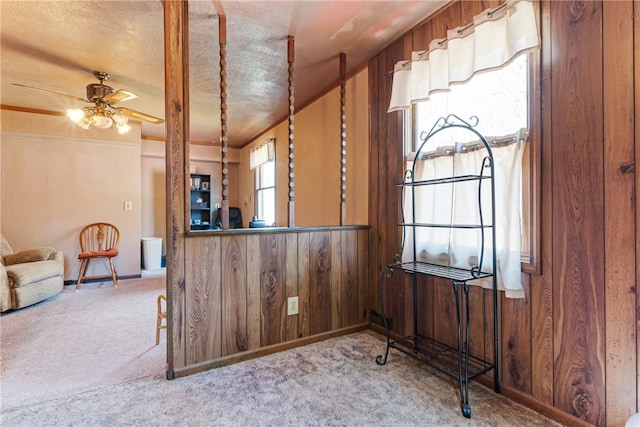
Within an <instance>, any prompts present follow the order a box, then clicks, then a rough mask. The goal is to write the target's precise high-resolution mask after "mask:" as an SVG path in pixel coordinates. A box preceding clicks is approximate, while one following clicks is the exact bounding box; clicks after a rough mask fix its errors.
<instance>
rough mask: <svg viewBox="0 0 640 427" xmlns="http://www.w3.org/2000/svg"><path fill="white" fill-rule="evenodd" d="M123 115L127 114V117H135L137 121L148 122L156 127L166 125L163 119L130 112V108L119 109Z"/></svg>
mask: <svg viewBox="0 0 640 427" xmlns="http://www.w3.org/2000/svg"><path fill="white" fill-rule="evenodd" d="M118 111H120V112H121V113H122V114H126V115H127V116H131V117H135V118H136V119H140V120H145V121H147V122H151V123H154V124H156V125H159V124H162V123H164V120H163V119H160V118H158V117H154V116H150V115H149V114H145V113H141V112H140V111H136V110H130V109H129V108H123V107H120V108H118Z"/></svg>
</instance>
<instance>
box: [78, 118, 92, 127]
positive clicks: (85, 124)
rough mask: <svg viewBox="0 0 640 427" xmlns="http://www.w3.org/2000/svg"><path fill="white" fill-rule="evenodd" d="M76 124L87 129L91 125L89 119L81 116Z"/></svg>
mask: <svg viewBox="0 0 640 427" xmlns="http://www.w3.org/2000/svg"><path fill="white" fill-rule="evenodd" d="M78 126H80V127H81V128H82V129H89V127H90V126H91V121H90V120H89V119H88V118H86V117H84V116H83V117H82V118H81V119H80V121H79V122H78Z"/></svg>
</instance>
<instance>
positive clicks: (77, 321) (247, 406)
mask: <svg viewBox="0 0 640 427" xmlns="http://www.w3.org/2000/svg"><path fill="white" fill-rule="evenodd" d="M163 288H164V281H163V279H147V280H139V281H131V283H130V284H127V283H126V282H125V281H123V282H122V284H121V285H120V286H119V287H118V289H115V290H114V289H113V288H110V287H99V286H98V287H96V288H93V289H89V286H87V288H86V289H85V288H83V289H82V290H81V291H80V292H79V293H75V292H73V291H70V292H67V291H66V290H65V291H64V292H63V293H62V294H60V295H59V296H58V297H57V298H56V300H55V301H53V300H50V303H45V304H44V305H42V304H39V305H38V306H34V307H33V308H31V309H27V310H25V311H24V313H29V314H28V315H27V314H25V315H21V314H20V313H22V311H17V312H14V313H10V315H3V316H2V317H0V328H1V329H0V333H1V335H0V338H1V339H2V377H1V379H0V386H1V391H0V393H1V397H2V401H1V405H2V406H1V410H0V424H1V425H2V426H3V427H4V426H107V425H108V426H392V425H393V426H437V425H446V426H557V425H559V424H557V423H555V422H553V421H551V420H550V419H548V418H546V417H544V416H542V415H540V414H538V413H536V412H534V411H531V410H529V409H527V408H525V407H523V406H521V405H518V404H515V403H513V402H512V401H510V400H508V399H506V398H505V397H503V396H501V395H498V394H496V393H494V392H493V391H492V390H490V389H487V388H486V387H483V386H481V385H479V384H476V383H472V384H471V386H470V404H471V410H472V418H471V419H466V418H464V417H463V416H462V415H461V413H460V407H459V400H458V392H457V385H456V383H454V382H453V381H451V380H448V379H443V378H440V377H439V376H437V375H434V374H433V373H432V372H431V371H430V370H429V369H428V368H427V367H425V366H424V365H422V364H420V363H419V362H417V361H415V360H413V359H411V358H409V357H407V356H405V355H403V354H401V353H399V352H397V351H395V350H392V351H391V352H390V355H389V360H388V362H387V364H386V365H385V366H378V365H377V364H376V363H375V357H376V356H377V355H378V354H380V353H382V352H383V351H384V346H385V344H384V341H383V338H382V337H381V336H380V335H378V334H376V333H374V332H372V331H364V332H360V333H355V334H350V335H345V336H342V337H338V338H333V339H329V340H326V341H322V342H318V343H314V344H310V345H307V346H304V347H298V348H295V349H291V350H287V351H283V352H280V353H275V354H271V355H268V356H264V357H261V358H258V359H253V360H248V361H245V362H242V363H238V364H235V365H231V366H226V367H221V368H217V369H213V370H210V371H206V372H202V373H199V374H195V375H191V376H189V377H185V378H178V379H176V380H172V381H167V380H166V379H165V376H164V375H165V374H164V366H165V360H164V357H165V353H164V345H165V341H164V337H163V341H162V342H161V345H160V346H155V345H153V344H154V340H155V336H154V332H155V331H154V327H155V298H156V297H157V294H158V293H160V292H161V291H162V289H163ZM112 294H117V297H118V298H120V300H119V302H118V303H116V300H115V299H113V300H111V295H112ZM145 294H146V295H147V296H145V297H143V295H145ZM90 295H94V296H95V297H94V298H90ZM123 295H124V296H126V298H125V299H122V298H121V297H122V296H123ZM85 298H86V299H85ZM114 298H115V297H114ZM138 299H139V301H137V302H135V303H133V301H134V300H138ZM69 300H70V301H71V302H70V303H69V304H70V306H74V307H76V309H75V310H73V311H71V312H69V310H70V307H66V308H63V307H62V305H64V303H66V302H68V301H69ZM109 302H110V304H109ZM129 303H132V304H134V305H129ZM49 306H59V307H58V308H57V309H56V308H53V307H49ZM120 306H122V307H120ZM133 306H135V307H138V308H137V311H135V312H132V311H131V310H133V309H132V307H133ZM147 306H151V310H150V314H151V316H149V314H148V313H146V312H147V311H148V307H147ZM45 307H46V309H45ZM125 307H128V308H125ZM41 311H42V312H46V313H40V312H41ZM121 311H124V313H121V314H119V315H116V313H119V312H121ZM56 312H58V314H57V315H56V314H55V313H56ZM23 317H29V318H31V317H32V318H33V319H30V320H27V319H24V318H23ZM119 317H123V319H122V324H120V323H118V321H117V320H116V319H118V318H119ZM14 323H15V324H16V325H14ZM43 324H44V325H46V326H43ZM88 324H89V325H92V327H93V328H94V329H93V330H89V331H85V330H86V329H90V328H87V325H88ZM134 324H137V326H135V327H134V326H133V325H134ZM16 326H19V327H16ZM130 329H132V330H134V331H137V332H133V331H130ZM47 331H48V332H47ZM134 333H135V335H129V334H134ZM43 335H45V336H43ZM5 339H7V340H8V341H5ZM128 341H139V342H137V343H129V342H128ZM114 348H119V349H120V350H117V351H116V350H114ZM134 348H135V349H134ZM102 352H106V353H107V354H100V353H102ZM42 365H47V369H42V368H41V366H42Z"/></svg>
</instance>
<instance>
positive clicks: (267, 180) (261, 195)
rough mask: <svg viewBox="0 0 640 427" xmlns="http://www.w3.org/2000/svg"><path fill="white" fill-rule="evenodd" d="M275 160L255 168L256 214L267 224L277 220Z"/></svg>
mask: <svg viewBox="0 0 640 427" xmlns="http://www.w3.org/2000/svg"><path fill="white" fill-rule="evenodd" d="M275 163H276V162H275V161H274V160H269V161H268V162H265V163H263V164H261V165H260V166H258V167H257V168H255V169H254V170H255V177H256V180H255V188H256V193H255V201H256V203H255V212H254V214H255V216H257V217H258V219H261V220H264V221H265V223H266V224H267V225H275V222H276V168H275Z"/></svg>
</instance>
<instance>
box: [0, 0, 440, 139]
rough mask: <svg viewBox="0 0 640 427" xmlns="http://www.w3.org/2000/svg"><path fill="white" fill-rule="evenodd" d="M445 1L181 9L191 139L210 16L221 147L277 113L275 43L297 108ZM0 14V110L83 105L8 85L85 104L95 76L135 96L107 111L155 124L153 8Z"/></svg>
mask: <svg viewBox="0 0 640 427" xmlns="http://www.w3.org/2000/svg"><path fill="white" fill-rule="evenodd" d="M446 3H447V1H445V0H439V1H402V0H397V1H359V0H354V1H218V2H216V4H215V5H214V3H213V2H211V1H191V2H190V3H189V16H190V19H189V55H190V58H189V61H190V68H189V73H190V82H191V83H190V102H191V104H190V108H191V110H190V114H191V130H190V134H191V140H192V141H197V142H217V141H218V139H219V127H220V118H219V114H220V110H219V100H220V93H219V77H218V73H219V65H218V61H219V56H218V18H217V11H216V10H218V11H223V12H224V14H225V15H226V19H227V63H228V64H227V72H228V77H227V82H228V88H227V93H228V116H229V119H228V127H229V142H230V144H231V145H232V146H242V145H243V144H246V143H247V142H248V141H249V140H250V139H251V138H253V137H255V136H257V135H258V134H259V133H260V132H262V131H263V130H265V129H267V128H268V127H269V126H271V125H273V124H274V123H275V122H276V121H277V120H279V119H282V118H284V117H285V116H286V114H287V35H289V34H291V35H293V36H294V37H295V94H296V98H295V104H296V106H299V105H304V104H306V103H308V102H309V101H310V100H312V99H313V98H314V97H316V96H317V95H318V94H320V93H322V92H323V91H325V90H326V89H328V88H330V87H331V86H332V85H333V84H334V83H335V82H336V81H337V80H338V70H339V59H338V57H339V54H340V52H345V53H346V54H347V71H348V72H350V71H353V70H354V69H355V68H356V67H358V66H360V65H361V64H363V63H364V62H365V61H366V60H367V59H368V58H369V57H371V56H373V55H375V54H376V53H377V52H379V51H380V50H381V49H382V48H383V47H384V46H385V45H387V44H388V43H389V42H390V41H392V40H394V39H395V38H397V37H398V36H400V35H401V34H403V33H404V32H406V31H407V30H408V29H410V28H411V27H413V26H414V25H416V24H417V23H418V22H420V21H422V20H423V19H424V18H426V17H427V16H428V15H430V14H431V13H433V12H434V11H435V10H437V9H438V8H440V7H442V6H443V5H444V4H446ZM216 8H217V9H216ZM0 17H1V27H0V29H1V33H0V43H1V44H0V49H1V50H0V52H1V55H2V57H1V58H2V59H1V73H0V76H1V91H0V103H1V104H3V105H11V106H18V107H24V108H34V109H42V110H51V111H59V112H64V111H65V110H66V109H67V108H79V107H82V106H85V105H86V104H83V103H82V102H80V101H75V100H73V99H71V98H67V97H62V96H56V95H53V94H48V93H43V92H38V91H34V90H29V89H25V88H20V87H16V86H13V85H11V83H12V82H14V83H20V84H24V85H29V86H35V87H39V88H42V89H47V90H51V91H55V92H62V93H66V94H70V95H75V96H79V97H85V86H86V85H87V84H89V83H97V80H95V78H94V77H93V75H92V72H93V70H99V71H105V72H107V73H109V74H110V75H111V79H110V80H109V81H108V82H107V84H108V85H110V86H112V87H113V88H114V89H127V90H130V91H132V92H134V93H136V94H137V95H138V96H139V97H138V98H136V99H133V100H130V101H126V102H123V103H122V104H119V106H126V107H128V108H131V109H134V110H139V111H142V112H144V113H147V114H151V115H154V116H157V117H162V118H164V48H163V41H164V28H163V6H162V2H160V1H84V0H83V1H75V0H74V1H70V0H65V1H6V0H3V1H1V2H0ZM336 108H338V107H336ZM142 134H143V136H150V137H158V138H163V137H164V125H154V124H150V123H146V122H143V125H142Z"/></svg>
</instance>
